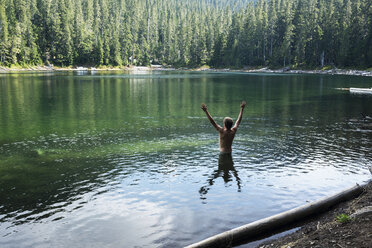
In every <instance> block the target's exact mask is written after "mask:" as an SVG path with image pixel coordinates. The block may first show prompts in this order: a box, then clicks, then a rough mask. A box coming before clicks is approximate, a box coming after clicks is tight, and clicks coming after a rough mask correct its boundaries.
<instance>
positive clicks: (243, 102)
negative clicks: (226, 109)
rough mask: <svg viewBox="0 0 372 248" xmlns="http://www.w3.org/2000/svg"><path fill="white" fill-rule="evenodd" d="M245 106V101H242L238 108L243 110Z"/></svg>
mask: <svg viewBox="0 0 372 248" xmlns="http://www.w3.org/2000/svg"><path fill="white" fill-rule="evenodd" d="M246 105H247V103H246V102H245V101H242V103H241V104H240V107H241V108H242V109H244V108H245V106H246Z"/></svg>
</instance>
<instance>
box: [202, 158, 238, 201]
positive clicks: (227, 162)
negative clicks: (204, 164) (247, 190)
mask: <svg viewBox="0 0 372 248" xmlns="http://www.w3.org/2000/svg"><path fill="white" fill-rule="evenodd" d="M230 173H231V174H232V175H233V176H234V177H235V180H236V184H237V186H238V192H240V191H241V186H240V178H239V175H238V172H237V171H236V169H235V167H234V162H233V158H232V155H231V153H220V155H219V157H218V169H217V170H215V171H214V172H213V174H212V175H211V176H210V177H209V179H208V185H207V186H203V187H201V188H200V190H199V193H200V199H202V200H205V199H207V196H206V195H207V193H208V191H209V190H210V188H211V187H212V186H213V184H214V180H215V179H217V178H218V177H222V178H223V180H224V182H225V183H226V184H227V183H229V182H230V181H231V180H232V176H231V174H230Z"/></svg>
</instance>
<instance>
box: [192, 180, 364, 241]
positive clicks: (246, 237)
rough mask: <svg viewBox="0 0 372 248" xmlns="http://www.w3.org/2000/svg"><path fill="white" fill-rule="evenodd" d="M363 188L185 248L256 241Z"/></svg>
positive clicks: (253, 223) (352, 195) (354, 195)
mask: <svg viewBox="0 0 372 248" xmlns="http://www.w3.org/2000/svg"><path fill="white" fill-rule="evenodd" d="M364 187H365V186H360V185H358V184H357V185H355V186H354V187H351V188H349V189H346V190H344V191H342V192H340V193H338V194H335V195H332V196H328V197H324V198H322V199H320V200H318V201H315V202H312V203H309V204H306V205H303V206H300V207H297V208H294V209H291V210H288V211H286V212H283V213H280V214H277V215H273V216H271V217H267V218H265V219H261V220H258V221H255V222H252V223H249V224H247V225H244V226H241V227H238V228H235V229H232V230H229V231H226V232H223V233H221V234H218V235H215V236H212V237H210V238H207V239H205V240H203V241H200V242H198V243H195V244H192V245H189V246H187V247H186V248H202V247H231V246H236V245H240V244H242V243H246V242H249V241H253V240H256V239H257V238H258V237H262V236H265V235H266V236H267V235H268V234H271V233H273V232H275V230H278V229H282V228H283V227H285V226H288V225H290V224H294V223H296V222H299V221H303V220H304V219H305V218H307V217H309V216H311V215H314V214H319V213H321V212H324V211H326V210H328V209H329V208H331V207H332V206H334V205H336V204H338V203H340V202H342V201H346V200H349V199H352V198H355V197H357V196H359V195H360V194H361V193H362V192H363V189H364Z"/></svg>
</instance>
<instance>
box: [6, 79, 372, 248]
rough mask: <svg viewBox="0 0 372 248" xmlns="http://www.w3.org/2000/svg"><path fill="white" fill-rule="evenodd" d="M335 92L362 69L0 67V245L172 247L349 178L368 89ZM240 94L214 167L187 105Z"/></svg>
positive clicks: (365, 151) (200, 122) (356, 160)
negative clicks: (232, 132)
mask: <svg viewBox="0 0 372 248" xmlns="http://www.w3.org/2000/svg"><path fill="white" fill-rule="evenodd" d="M344 87H372V78H367V77H356V76H330V75H329V76H324V75H274V74H273V75H270V74H243V73H199V72H195V73H192V72H153V73H149V74H136V75H133V74H132V75H130V74H122V73H95V74H91V73H86V74H76V73H75V74H74V73H25V74H2V75H1V74H0V247H136V246H137V247H182V246H185V245H187V244H190V243H193V242H196V241H199V240H201V239H204V238H206V237H208V236H210V235H214V234H217V233H219V232H222V231H226V230H228V229H231V228H234V227H237V226H240V225H243V224H246V223H249V222H251V221H254V220H257V219H260V218H263V217H267V216H270V215H272V214H276V213H279V212H281V211H284V210H288V209H290V208H293V207H297V206H299V205H302V204H305V203H307V202H308V201H312V200H316V199H318V198H320V197H323V196H325V195H329V194H332V193H335V192H338V191H340V190H342V189H344V188H346V187H350V186H353V185H354V184H355V183H357V182H358V183H362V182H363V181H366V180H367V179H369V178H370V175H369V172H368V169H367V168H368V165H371V161H372V152H371V150H372V126H371V125H372V124H371V121H368V120H363V119H362V116H361V113H365V114H367V115H370V116H371V115H372V96H368V95H353V94H350V93H349V92H347V91H342V90H337V89H336V88H344ZM243 99H244V100H246V101H247V103H248V104H247V108H246V111H245V113H244V117H243V121H242V123H241V126H240V129H239V131H238V134H237V136H236V140H235V142H234V147H233V149H234V151H233V154H232V158H231V159H230V160H232V161H229V162H228V163H227V165H226V163H225V165H223V164H222V163H221V159H222V160H223V159H226V158H219V151H218V134H217V133H216V131H215V130H214V129H213V128H212V126H211V125H210V123H209V122H208V120H207V118H206V117H205V115H204V113H203V111H202V110H201V109H200V104H201V103H202V102H205V103H206V104H207V105H208V107H209V110H210V112H211V114H212V115H213V116H214V117H215V118H216V120H217V121H218V122H219V123H220V124H222V123H221V122H222V119H223V118H224V117H225V116H231V117H233V118H234V119H235V118H236V117H237V116H238V113H239V105H240V102H241V100H243ZM219 160H220V162H219Z"/></svg>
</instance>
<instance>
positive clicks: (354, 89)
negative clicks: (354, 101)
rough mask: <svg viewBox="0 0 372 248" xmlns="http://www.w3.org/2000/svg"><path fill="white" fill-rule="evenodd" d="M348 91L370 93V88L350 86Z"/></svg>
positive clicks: (371, 89) (371, 90)
mask: <svg viewBox="0 0 372 248" xmlns="http://www.w3.org/2000/svg"><path fill="white" fill-rule="evenodd" d="M349 91H350V93H358V94H372V88H350V89H349Z"/></svg>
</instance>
